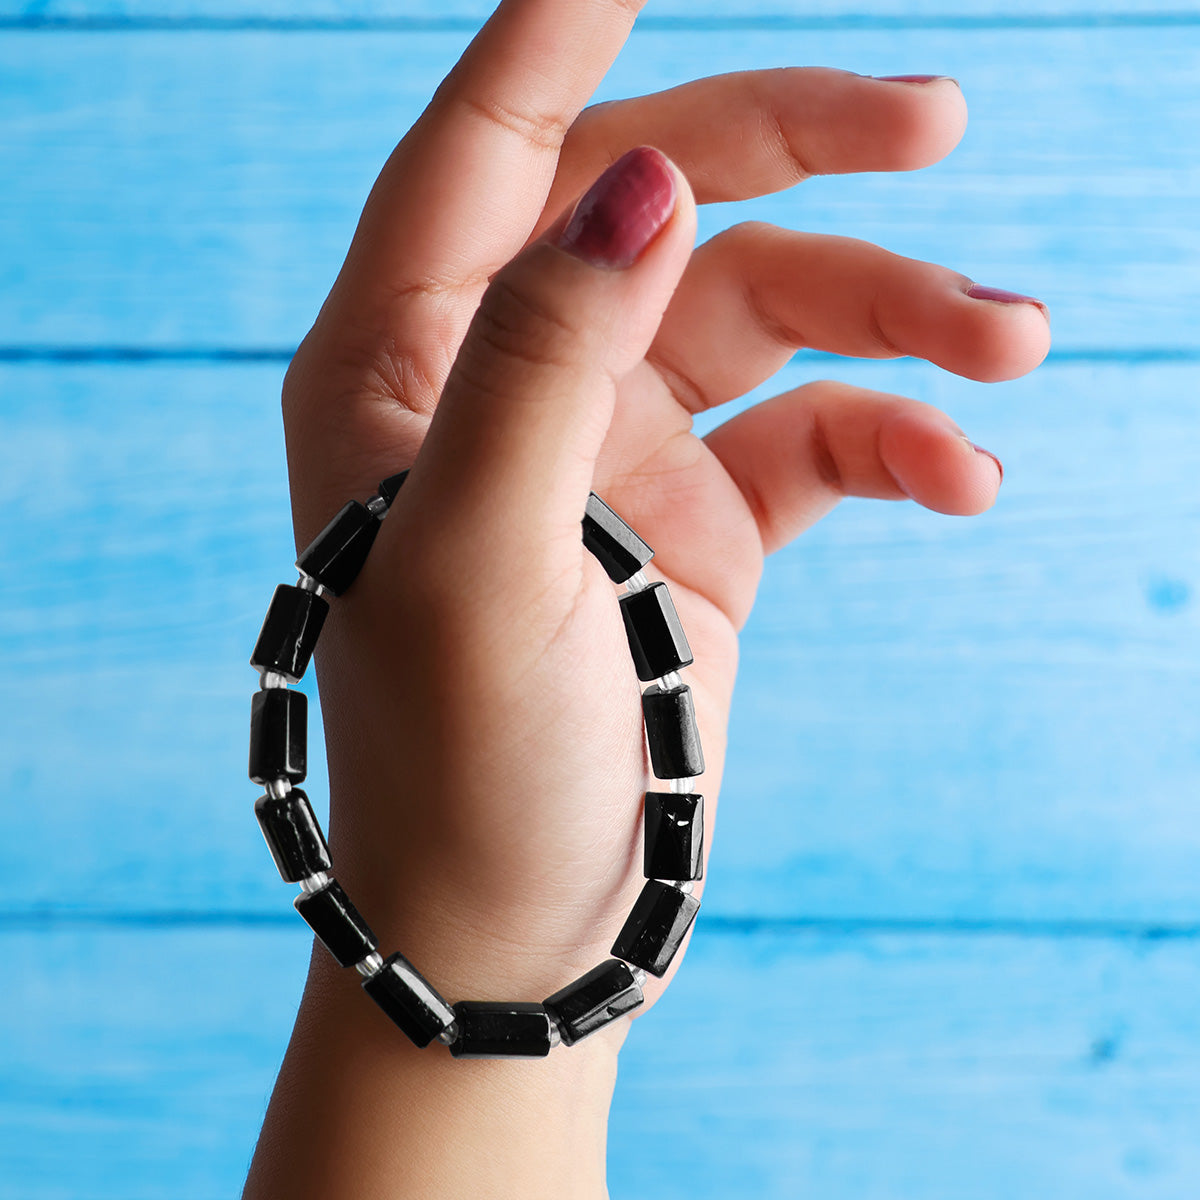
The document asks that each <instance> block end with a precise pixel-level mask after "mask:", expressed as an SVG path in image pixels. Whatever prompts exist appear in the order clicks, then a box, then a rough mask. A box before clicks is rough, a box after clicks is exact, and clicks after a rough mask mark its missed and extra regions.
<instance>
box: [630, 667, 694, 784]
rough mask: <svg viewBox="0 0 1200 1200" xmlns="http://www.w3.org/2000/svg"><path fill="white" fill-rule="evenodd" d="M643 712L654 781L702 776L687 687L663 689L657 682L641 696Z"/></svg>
mask: <svg viewBox="0 0 1200 1200" xmlns="http://www.w3.org/2000/svg"><path fill="white" fill-rule="evenodd" d="M642 713H643V714H644V715H645V718H646V740H647V742H649V744H650V762H651V765H652V766H653V768H654V774H655V776H656V777H657V778H659V779H687V778H690V777H691V776H693V775H701V774H703V773H704V752H703V751H702V750H701V749H700V731H699V729H697V728H696V709H695V707H694V706H693V704H692V689H691V688H690V687H688V686H687V684H683V685H681V686H680V687H674V688H664V687H662V686H661V685H660V684H657V683H656V684H654V685H653V686H652V687H648V688H647V689H646V690H645V691H644V692H643V693H642Z"/></svg>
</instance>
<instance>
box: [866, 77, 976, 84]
mask: <svg viewBox="0 0 1200 1200" xmlns="http://www.w3.org/2000/svg"><path fill="white" fill-rule="evenodd" d="M871 78H872V79H879V80H881V81H882V82H884V83H936V82H937V80H939V79H949V80H950V81H951V83H957V82H958V80H957V79H955V78H954V76H953V75H872V76H871Z"/></svg>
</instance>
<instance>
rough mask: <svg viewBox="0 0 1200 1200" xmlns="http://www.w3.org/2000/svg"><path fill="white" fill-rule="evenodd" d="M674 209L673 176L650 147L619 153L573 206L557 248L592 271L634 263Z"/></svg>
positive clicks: (662, 159)
mask: <svg viewBox="0 0 1200 1200" xmlns="http://www.w3.org/2000/svg"><path fill="white" fill-rule="evenodd" d="M674 211H675V173H674V171H672V170H671V167H670V164H669V163H668V161H667V159H666V157H665V156H664V155H663V154H662V153H661V152H660V151H658V150H655V149H654V147H653V146H637V147H635V148H634V149H633V150H630V151H628V152H627V153H625V154H623V155H621V157H620V158H618V159H617V161H616V162H615V163H613V165H612V166H611V167H609V168H608V170H606V171H605V172H604V174H603V175H601V176H600V178H599V179H597V180H596V182H595V183H593V184H592V186H591V187H590V188H588V190H587V191H586V192H585V193H584V195H583V197H582V199H581V200H580V201H579V203H578V204H577V205H576V206H575V211H574V212H573V213H572V214H571V219H570V220H569V221H568V222H567V225H566V228H565V229H564V230H563V231H562V233H561V234H560V235H559V237H558V240H557V245H558V246H559V247H560V248H561V249H563V250H566V251H567V252H568V253H570V254H573V255H575V257H576V258H581V259H583V261H584V262H586V263H591V265H592V266H594V267H607V268H609V269H616V270H622V269H624V268H625V267H631V266H633V264H634V263H635V262H637V260H638V257H639V256H640V255H641V253H642V251H643V250H645V248H646V247H647V246H648V245H649V244H650V243H651V242H652V241H653V240H654V236H655V234H657V233H658V231H659V230H660V229H662V227H663V226H664V225H665V224H666V223H667V221H668V220H670V217H671V214H672V213H673V212H674Z"/></svg>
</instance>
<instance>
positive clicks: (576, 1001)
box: [542, 958, 645, 1046]
mask: <svg viewBox="0 0 1200 1200" xmlns="http://www.w3.org/2000/svg"><path fill="white" fill-rule="evenodd" d="M644 1001H645V996H643V995H642V989H641V988H640V987H638V984H637V980H635V979H634V977H633V972H632V971H631V970H630V969H629V967H628V966H626V964H625V963H623V962H620V961H618V960H617V959H615V958H610V959H607V960H606V961H605V962H602V963H601V964H600V965H599V966H598V967H593V968H592V969H591V970H590V971H589V972H588V973H587V974H586V975H580V977H579V978H578V979H576V980H575V981H574V983H568V984H567V986H566V987H565V988H560V989H559V990H558V991H557V992H555V993H554V995H553V996H547V997H546V999H545V1000H543V1001H542V1003H543V1004H544V1005H545V1006H546V1011H547V1012H548V1013H549V1014H550V1015H551V1016H552V1017H553V1018H554V1020H555V1022H556V1023H557V1025H558V1029H559V1032H560V1033H561V1034H562V1040H563V1044H564V1045H567V1046H573V1045H574V1044H575V1043H576V1042H577V1041H579V1039H580V1038H585V1037H587V1035H588V1034H589V1033H595V1032H596V1030H597V1029H602V1028H603V1027H604V1026H605V1025H607V1024H608V1023H609V1022H610V1021H615V1020H616V1019H617V1017H623V1016H624V1015H625V1014H626V1013H627V1012H631V1011H632V1010H633V1009H635V1008H637V1006H638V1005H639V1004H642V1003H643V1002H644Z"/></svg>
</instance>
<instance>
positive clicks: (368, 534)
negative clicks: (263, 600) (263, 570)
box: [296, 500, 379, 596]
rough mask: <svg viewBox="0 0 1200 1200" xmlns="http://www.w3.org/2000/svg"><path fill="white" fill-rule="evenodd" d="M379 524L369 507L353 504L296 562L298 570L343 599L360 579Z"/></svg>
mask: <svg viewBox="0 0 1200 1200" xmlns="http://www.w3.org/2000/svg"><path fill="white" fill-rule="evenodd" d="M378 532H379V521H378V519H377V518H376V516H375V515H374V513H372V512H371V511H370V510H369V509H368V508H367V506H366V505H365V504H360V503H359V502H358V501H357V500H351V501H350V502H349V503H348V504H346V505H345V506H344V507H343V508H342V510H341V512H339V513H338V515H337V516H336V517H334V518H333V520H332V521H330V522H329V524H328V525H326V526H325V528H324V529H322V530H321V532H320V533H318V534H317V536H316V537H315V538H313V540H312V541H311V542H310V543H309V545H308V547H307V548H306V549H305V551H304V553H303V554H301V555H300V557H299V558H298V559H296V566H297V567H298V568H299V569H300V570H301V571H302V572H303V573H304V574H305V575H309V576H311V577H312V578H313V579H315V580H316V581H317V582H318V583H319V584H320V585H321V586H322V587H323V588H326V589H327V590H328V591H330V592H332V593H333V594H334V595H335V596H340V595H341V594H342V593H343V592H344V591H345V590H346V589H347V588H348V587H349V586H350V585H351V584H352V583H353V582H354V581H355V579H357V578H358V573H359V571H361V570H362V567H363V563H365V562H366V561H367V555H368V554H370V552H371V546H372V544H373V543H374V541H375V535H376V534H377V533H378Z"/></svg>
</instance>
